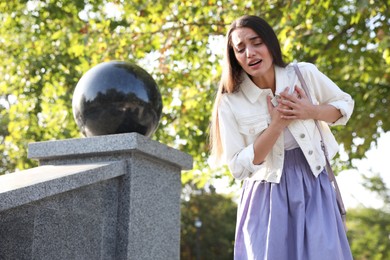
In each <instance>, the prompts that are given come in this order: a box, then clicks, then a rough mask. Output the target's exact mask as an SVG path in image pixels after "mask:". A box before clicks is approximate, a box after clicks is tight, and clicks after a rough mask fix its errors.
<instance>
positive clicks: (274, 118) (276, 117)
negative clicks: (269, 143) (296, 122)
mask: <svg viewBox="0 0 390 260" xmlns="http://www.w3.org/2000/svg"><path fill="white" fill-rule="evenodd" d="M271 99H272V98H271V97H270V96H268V97H267V103H268V112H269V113H270V115H271V125H273V126H274V127H276V128H277V129H279V130H283V129H284V128H285V127H287V126H288V125H289V124H290V123H291V120H290V119H289V118H286V117H285V115H284V114H283V113H282V112H280V110H282V111H283V110H289V107H287V106H286V105H284V104H282V103H281V101H282V99H281V98H278V99H277V101H278V105H277V106H276V107H275V106H274V105H273V104H272V102H271Z"/></svg>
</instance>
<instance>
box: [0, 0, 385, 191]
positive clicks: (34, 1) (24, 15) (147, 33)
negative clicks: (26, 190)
mask: <svg viewBox="0 0 390 260" xmlns="http://www.w3.org/2000/svg"><path fill="white" fill-rule="evenodd" d="M313 5H315V6H316V8H312V6H313ZM0 8H1V10H2V12H1V14H0V21H1V24H2V26H1V27H0V64H1V65H0V104H1V111H0V116H1V120H0V124H1V126H0V129H1V132H0V135H1V136H2V137H1V138H0V152H1V153H2V161H1V166H0V170H1V172H2V173H4V172H12V171H15V170H17V169H25V168H28V167H31V166H34V165H35V164H36V162H34V161H31V160H28V159H27V158H26V157H27V152H26V151H27V144H28V143H30V142H35V141H45V140H53V139H64V138H73V137H79V136H80V133H79V131H78V129H77V126H76V124H75V122H74V120H73V116H72V111H71V98H72V93H73V90H74V88H75V86H76V84H77V81H78V80H79V79H80V77H81V76H82V75H83V74H84V73H85V72H86V71H87V70H88V69H90V68H91V67H93V66H94V65H96V64H98V63H100V62H103V61H108V60H125V61H131V62H135V63H137V64H138V65H140V66H141V67H143V68H145V69H146V70H147V71H148V72H150V73H151V74H152V76H153V77H154V78H155V79H156V81H157V83H158V85H159V86H160V91H161V93H162V96H163V104H164V109H163V116H162V120H161V123H160V126H159V129H158V130H157V132H156V134H155V135H154V136H153V138H154V139H156V140H158V141H160V142H162V143H165V144H167V145H170V146H173V147H175V148H178V149H180V150H182V151H185V152H188V153H189V154H191V155H192V156H193V157H194V161H195V165H194V170H193V171H189V172H186V173H185V174H184V175H183V182H187V181H189V180H195V181H196V182H197V183H198V184H199V185H200V186H202V185H204V184H205V183H206V182H207V181H208V180H209V179H210V178H211V177H218V176H221V175H223V174H225V173H226V171H225V169H221V170H217V171H215V170H210V169H209V167H208V166H207V157H208V144H207V135H208V126H209V122H210V112H211V107H212V103H213V98H214V96H215V92H216V86H217V84H218V80H219V76H220V72H221V68H220V63H219V61H220V60H221V55H222V51H221V50H222V49H223V44H222V43H221V40H222V39H223V37H224V35H225V33H226V30H227V26H228V25H229V24H230V23H231V22H232V20H234V19H235V18H237V17H238V16H240V15H243V14H256V15H260V16H262V17H264V18H265V19H266V20H268V21H269V23H270V24H271V25H273V26H274V28H275V30H276V32H277V34H278V37H279V39H280V41H281V43H282V48H283V53H284V56H285V58H286V61H292V60H293V59H297V60H305V61H309V62H313V63H315V64H316V65H317V66H318V67H319V69H320V70H321V71H323V72H324V73H325V74H327V75H329V76H330V77H331V78H332V79H333V80H334V81H335V82H336V83H337V84H339V85H340V86H341V87H342V88H343V89H345V90H346V91H347V92H349V93H351V94H352V96H353V97H354V99H355V101H356V109H355V113H354V115H353V118H352V119H351V121H350V123H349V124H348V126H347V127H346V128H343V130H342V131H341V129H339V128H335V129H334V131H335V132H337V137H338V140H339V141H340V142H341V143H342V144H343V145H344V148H345V150H346V151H347V153H348V154H349V156H350V158H349V161H348V163H349V165H350V164H351V161H352V159H355V158H362V157H363V156H364V153H365V151H366V150H367V149H369V148H370V146H371V145H373V144H375V142H376V140H377V139H378V137H379V135H380V132H381V131H388V130H389V128H390V119H389V118H388V117H387V114H388V113H389V110H388V109H389V105H388V104H389V91H390V90H389V89H390V88H389V79H390V77H389V75H390V74H389V72H390V66H389V64H390V51H389V44H390V43H389V42H390V41H389V35H388V34H387V33H386V32H388V31H389V23H390V22H389V16H388V14H389V13H390V12H389V6H388V4H387V2H386V1H368V0H359V1H341V0H336V1H331V0H320V1H314V0H307V1H250V0H246V1H236V0H228V1H216V0H209V1H200V0H193V1H178V0H173V1H167V0H158V1H154V2H150V1H141V0H137V1H132V3H126V2H125V1H109V0H61V1H58V0H41V1H40V0H30V1H26V0H22V1H16V0H10V1H6V2H2V3H0ZM215 44H217V45H216V46H215ZM3 104H7V105H3ZM356 140H360V142H356ZM338 163H339V164H338V165H341V163H342V162H338Z"/></svg>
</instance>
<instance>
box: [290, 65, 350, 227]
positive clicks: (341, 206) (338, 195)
mask: <svg viewBox="0 0 390 260" xmlns="http://www.w3.org/2000/svg"><path fill="white" fill-rule="evenodd" d="M293 67H294V69H295V73H296V74H297V76H298V78H299V81H300V82H301V84H302V88H303V90H304V91H305V92H306V96H307V97H308V98H309V100H310V102H311V103H313V99H312V97H311V95H310V91H309V89H308V87H307V85H306V81H305V79H304V78H303V76H302V73H301V71H300V70H299V67H298V65H297V64H296V63H295V62H294V64H293ZM314 122H315V124H316V127H317V129H318V132H319V133H320V136H321V149H322V151H323V152H324V155H325V160H326V171H327V172H328V177H329V180H330V182H331V183H332V184H333V186H334V188H335V191H336V200H337V206H338V208H339V211H340V214H341V218H342V219H343V223H344V228H345V230H347V228H346V226H345V221H346V214H347V212H346V210H345V206H344V202H343V199H342V197H341V193H340V189H339V186H338V185H337V181H336V177H335V175H334V172H333V170H332V167H331V166H330V162H329V157H328V156H329V155H328V150H327V149H326V146H325V142H324V136H323V134H322V130H321V128H320V125H319V122H318V120H314Z"/></svg>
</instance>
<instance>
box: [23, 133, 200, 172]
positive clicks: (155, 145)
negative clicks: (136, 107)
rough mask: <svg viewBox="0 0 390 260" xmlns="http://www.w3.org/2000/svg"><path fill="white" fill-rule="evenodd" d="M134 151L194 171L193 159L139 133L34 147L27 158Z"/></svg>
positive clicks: (57, 157)
mask: <svg viewBox="0 0 390 260" xmlns="http://www.w3.org/2000/svg"><path fill="white" fill-rule="evenodd" d="M132 151H138V152H142V153H145V154H148V155H151V156H153V157H155V158H158V159H160V160H164V161H167V162H170V163H172V164H175V165H178V166H180V167H181V169H182V170H190V169H192V164H193V160H192V157H191V156H190V155H188V154H186V153H184V152H181V151H178V150H176V149H174V148H171V147H168V146H166V145H164V144H161V143H159V142H157V141H153V140H151V139H149V138H147V137H145V136H143V135H140V134H138V133H125V134H115V135H102V136H93V137H86V138H75V139H67V140H58V141H45V142H37V143H31V144H29V147H28V158H30V159H37V160H48V159H59V158H61V159H65V158H77V157H86V156H88V157H90V156H102V155H105V154H113V153H116V154H118V153H122V154H125V153H129V152H132Z"/></svg>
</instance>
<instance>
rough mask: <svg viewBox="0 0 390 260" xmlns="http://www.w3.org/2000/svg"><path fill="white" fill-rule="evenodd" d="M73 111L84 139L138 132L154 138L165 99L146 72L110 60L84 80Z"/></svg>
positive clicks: (74, 101)
mask: <svg viewBox="0 0 390 260" xmlns="http://www.w3.org/2000/svg"><path fill="white" fill-rule="evenodd" d="M72 109H73V116H74V118H75V120H76V123H77V125H78V127H79V128H80V130H81V132H82V133H83V135H84V136H87V137H89V136H97V135H110V134H120V133H131V132H137V133H140V134H142V135H145V136H147V137H150V136H151V135H152V134H153V133H154V132H155V130H156V129H157V126H158V124H159V122H160V118H161V112H162V100H161V94H160V92H159V89H158V86H157V84H156V82H155V81H154V79H153V78H152V76H150V74H148V73H147V72H146V71H145V70H144V69H142V68H141V67H139V66H137V65H135V64H132V63H128V62H122V61H109V62H104V63H101V64H98V65H97V66H95V67H93V68H92V69H90V70H88V71H87V72H86V73H85V74H84V75H83V76H82V77H81V79H80V80H79V82H78V83H77V86H76V88H75V91H74V94H73V99H72Z"/></svg>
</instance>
